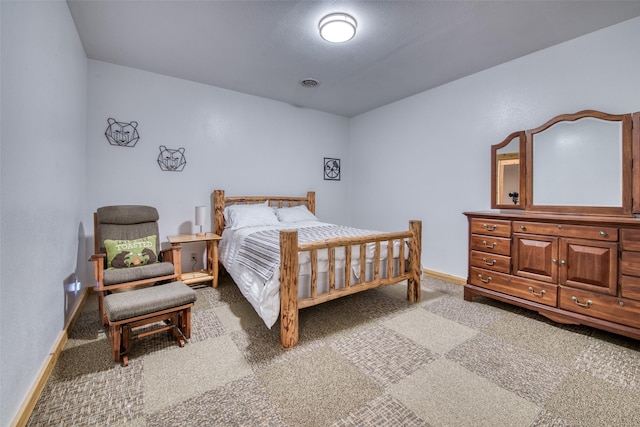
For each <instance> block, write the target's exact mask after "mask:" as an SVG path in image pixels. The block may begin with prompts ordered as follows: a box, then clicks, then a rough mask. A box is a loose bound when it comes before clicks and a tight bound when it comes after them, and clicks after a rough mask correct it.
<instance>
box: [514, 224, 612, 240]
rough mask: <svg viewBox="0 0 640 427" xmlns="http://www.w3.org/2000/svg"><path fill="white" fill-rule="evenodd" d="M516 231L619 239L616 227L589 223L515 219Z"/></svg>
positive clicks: (558, 235) (598, 238) (584, 237)
mask: <svg viewBox="0 0 640 427" xmlns="http://www.w3.org/2000/svg"><path fill="white" fill-rule="evenodd" d="M513 231H514V232H515V233H527V234H544V235H547V236H557V237H579V238H581V239H591V240H604V241H607V242H617V241H618V229H617V228H615V227H592V226H589V225H572V224H547V223H542V222H526V221H513Z"/></svg>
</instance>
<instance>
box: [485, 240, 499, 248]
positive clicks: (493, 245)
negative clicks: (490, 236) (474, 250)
mask: <svg viewBox="0 0 640 427" xmlns="http://www.w3.org/2000/svg"><path fill="white" fill-rule="evenodd" d="M482 244H483V245H484V247H485V248H489V249H493V248H495V247H496V246H498V242H493V243H492V244H488V243H487V241H486V240H483V241H482Z"/></svg>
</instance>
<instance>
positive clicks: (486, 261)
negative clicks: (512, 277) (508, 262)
mask: <svg viewBox="0 0 640 427" xmlns="http://www.w3.org/2000/svg"><path fill="white" fill-rule="evenodd" d="M482 261H483V262H484V263H485V264H486V265H488V266H492V265H496V262H498V261H496V260H495V259H494V260H493V261H491V262H489V260H488V259H487V258H485V257H482Z"/></svg>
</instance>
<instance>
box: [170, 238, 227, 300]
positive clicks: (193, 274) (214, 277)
mask: <svg viewBox="0 0 640 427" xmlns="http://www.w3.org/2000/svg"><path fill="white" fill-rule="evenodd" d="M168 239H169V243H171V246H182V244H183V243H197V242H204V243H205V244H206V255H207V265H206V268H205V269H204V270H196V271H187V272H182V274H181V275H180V277H179V279H178V280H180V281H181V282H184V283H186V284H187V285H191V284H193V283H201V282H208V281H211V286H213V287H214V288H217V287H218V242H219V241H220V239H221V237H220V236H219V235H217V234H215V233H204V234H203V235H197V234H178V235H176V236H168ZM181 265H182V264H181ZM181 270H182V268H181Z"/></svg>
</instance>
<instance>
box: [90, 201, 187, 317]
mask: <svg viewBox="0 0 640 427" xmlns="http://www.w3.org/2000/svg"><path fill="white" fill-rule="evenodd" d="M93 217H94V241H95V254H94V255H92V256H91V258H90V261H91V262H92V263H93V267H94V276H95V280H96V290H97V292H98V296H99V310H100V316H101V318H102V323H103V324H104V325H107V324H108V320H107V316H106V313H105V309H104V298H105V296H107V295H108V294H109V293H111V292H112V291H114V290H116V289H121V288H130V287H137V286H140V285H150V284H155V283H159V282H171V281H176V280H177V279H178V278H179V277H180V274H181V268H182V266H181V258H180V251H181V248H180V247H172V248H171V249H167V250H164V251H161V247H160V236H159V234H158V233H159V231H158V219H159V216H158V211H157V210H156V209H155V208H153V207H151V206H138V205H119V206H104V207H101V208H98V210H97V212H95V213H94V214H93Z"/></svg>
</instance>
